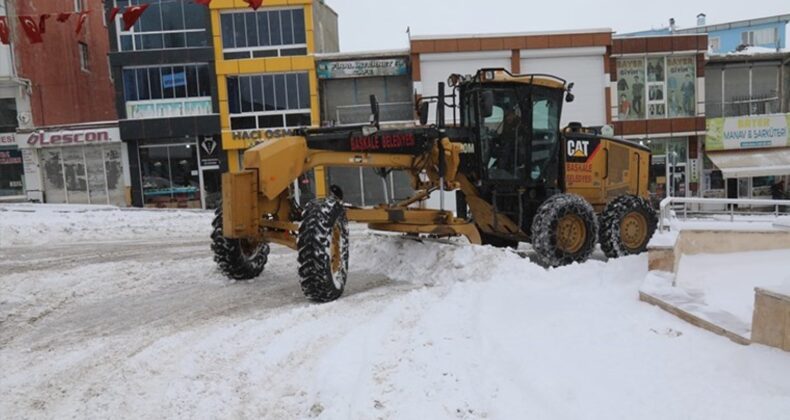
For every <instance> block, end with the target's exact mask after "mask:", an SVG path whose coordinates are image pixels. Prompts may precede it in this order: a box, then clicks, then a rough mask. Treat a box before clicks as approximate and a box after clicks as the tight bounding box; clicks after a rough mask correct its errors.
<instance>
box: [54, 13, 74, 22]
mask: <svg viewBox="0 0 790 420" xmlns="http://www.w3.org/2000/svg"><path fill="white" fill-rule="evenodd" d="M70 17H71V12H67V13H58V18H57V19H55V20H57V21H58V22H60V23H63V22H65V21H67V20H69V18H70Z"/></svg>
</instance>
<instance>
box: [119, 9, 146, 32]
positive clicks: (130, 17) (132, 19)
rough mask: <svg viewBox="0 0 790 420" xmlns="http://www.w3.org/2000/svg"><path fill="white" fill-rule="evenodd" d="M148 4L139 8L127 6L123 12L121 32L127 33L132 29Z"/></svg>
mask: <svg viewBox="0 0 790 420" xmlns="http://www.w3.org/2000/svg"><path fill="white" fill-rule="evenodd" d="M148 6H149V5H148V4H141V5H139V6H129V7H127V8H126V9H124V11H123V30H124V31H128V30H129V29H132V26H134V24H135V23H137V20H138V19H140V15H142V14H143V12H145V9H147V8H148Z"/></svg>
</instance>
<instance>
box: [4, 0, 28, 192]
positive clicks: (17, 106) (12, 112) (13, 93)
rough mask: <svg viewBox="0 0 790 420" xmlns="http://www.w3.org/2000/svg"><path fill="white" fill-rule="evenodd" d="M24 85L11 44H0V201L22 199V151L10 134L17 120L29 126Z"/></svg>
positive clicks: (14, 128) (12, 134)
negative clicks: (18, 73)
mask: <svg viewBox="0 0 790 420" xmlns="http://www.w3.org/2000/svg"><path fill="white" fill-rule="evenodd" d="M7 15H8V11H7V7H6V1H5V0H3V1H0V16H6V18H7ZM28 86H29V81H27V80H23V79H21V78H19V77H18V76H17V71H16V61H15V60H14V50H13V48H12V46H11V45H5V44H0V201H7V200H14V201H17V200H24V199H26V196H25V176H24V174H25V171H24V168H23V166H22V151H21V150H19V148H18V147H17V145H16V139H15V137H14V135H15V133H16V129H17V127H18V126H19V125H20V123H22V124H24V126H26V127H30V126H32V115H31V114H30V102H29V95H28V94H27V89H28Z"/></svg>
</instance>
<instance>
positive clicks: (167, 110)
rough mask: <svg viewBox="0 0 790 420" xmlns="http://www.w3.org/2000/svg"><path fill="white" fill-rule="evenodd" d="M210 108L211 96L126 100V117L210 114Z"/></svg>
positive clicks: (139, 118)
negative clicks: (187, 98)
mask: <svg viewBox="0 0 790 420" xmlns="http://www.w3.org/2000/svg"><path fill="white" fill-rule="evenodd" d="M212 108H213V107H212V105H211V98H198V99H189V100H184V99H166V100H156V101H128V102H126V118H128V119H130V120H141V119H147V118H173V117H190V116H196V115H210V114H211V113H212Z"/></svg>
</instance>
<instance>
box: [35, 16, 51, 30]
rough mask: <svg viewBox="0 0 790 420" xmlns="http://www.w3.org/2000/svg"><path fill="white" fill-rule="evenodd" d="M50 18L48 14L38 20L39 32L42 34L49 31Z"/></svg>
mask: <svg viewBox="0 0 790 420" xmlns="http://www.w3.org/2000/svg"><path fill="white" fill-rule="evenodd" d="M49 16H50V15H49V13H47V14H44V15H41V16H39V18H38V31H39V32H41V33H42V34H43V33H45V32H46V31H47V19H49Z"/></svg>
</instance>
